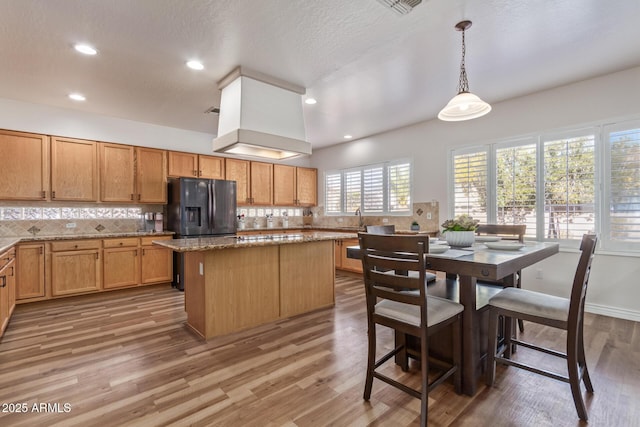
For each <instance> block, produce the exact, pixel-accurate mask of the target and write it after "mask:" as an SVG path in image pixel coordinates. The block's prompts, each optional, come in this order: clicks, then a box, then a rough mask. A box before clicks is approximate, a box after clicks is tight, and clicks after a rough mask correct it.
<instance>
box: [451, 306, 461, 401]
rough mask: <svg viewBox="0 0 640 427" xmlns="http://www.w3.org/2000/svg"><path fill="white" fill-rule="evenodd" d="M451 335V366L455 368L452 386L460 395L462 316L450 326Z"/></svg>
mask: <svg viewBox="0 0 640 427" xmlns="http://www.w3.org/2000/svg"><path fill="white" fill-rule="evenodd" d="M451 327H452V328H453V333H452V334H451V336H452V338H453V364H454V365H455V366H456V367H457V369H456V371H455V372H454V374H453V386H454V388H455V391H456V393H457V394H462V316H458V320H457V321H456V322H455V323H453V324H452V325H451Z"/></svg>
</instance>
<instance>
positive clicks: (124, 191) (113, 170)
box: [98, 142, 136, 202]
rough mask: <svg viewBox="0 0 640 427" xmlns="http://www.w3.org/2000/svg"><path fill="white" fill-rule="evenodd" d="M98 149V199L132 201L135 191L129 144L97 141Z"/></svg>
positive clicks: (132, 150)
mask: <svg viewBox="0 0 640 427" xmlns="http://www.w3.org/2000/svg"><path fill="white" fill-rule="evenodd" d="M98 146H99V149H100V200H102V201H103V202H132V201H133V200H134V197H135V196H134V195H135V192H136V188H135V174H134V170H135V168H134V149H133V147H132V146H131V145H121V144H107V143H104V142H101V143H98Z"/></svg>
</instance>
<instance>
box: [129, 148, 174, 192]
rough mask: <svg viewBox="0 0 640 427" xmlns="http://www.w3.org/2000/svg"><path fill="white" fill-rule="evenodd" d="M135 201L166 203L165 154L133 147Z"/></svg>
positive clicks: (159, 151)
mask: <svg viewBox="0 0 640 427" xmlns="http://www.w3.org/2000/svg"><path fill="white" fill-rule="evenodd" d="M135 170H136V200H137V201H138V202H140V203H158V204H164V203H167V152H166V151H164V150H157V149H155V148H144V147H135Z"/></svg>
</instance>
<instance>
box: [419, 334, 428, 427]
mask: <svg viewBox="0 0 640 427" xmlns="http://www.w3.org/2000/svg"><path fill="white" fill-rule="evenodd" d="M420 335H421V337H420V374H421V380H422V395H421V396H420V427H426V426H427V418H428V415H429V344H428V343H429V341H428V338H427V329H426V328H422V333H421V334H420Z"/></svg>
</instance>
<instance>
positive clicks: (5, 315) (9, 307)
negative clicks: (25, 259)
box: [0, 248, 16, 336]
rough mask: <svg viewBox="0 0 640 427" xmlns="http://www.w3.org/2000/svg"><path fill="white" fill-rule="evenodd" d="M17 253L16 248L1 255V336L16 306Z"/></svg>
mask: <svg viewBox="0 0 640 427" xmlns="http://www.w3.org/2000/svg"><path fill="white" fill-rule="evenodd" d="M15 257H16V251H15V249H14V248H11V249H9V250H8V251H5V252H4V253H2V254H1V255H0V336H2V334H3V333H4V330H5V329H6V328H7V325H8V324H9V319H10V318H11V314H12V313H13V309H14V308H15V306H16V280H15V279H16V266H15V262H16V261H15Z"/></svg>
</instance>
